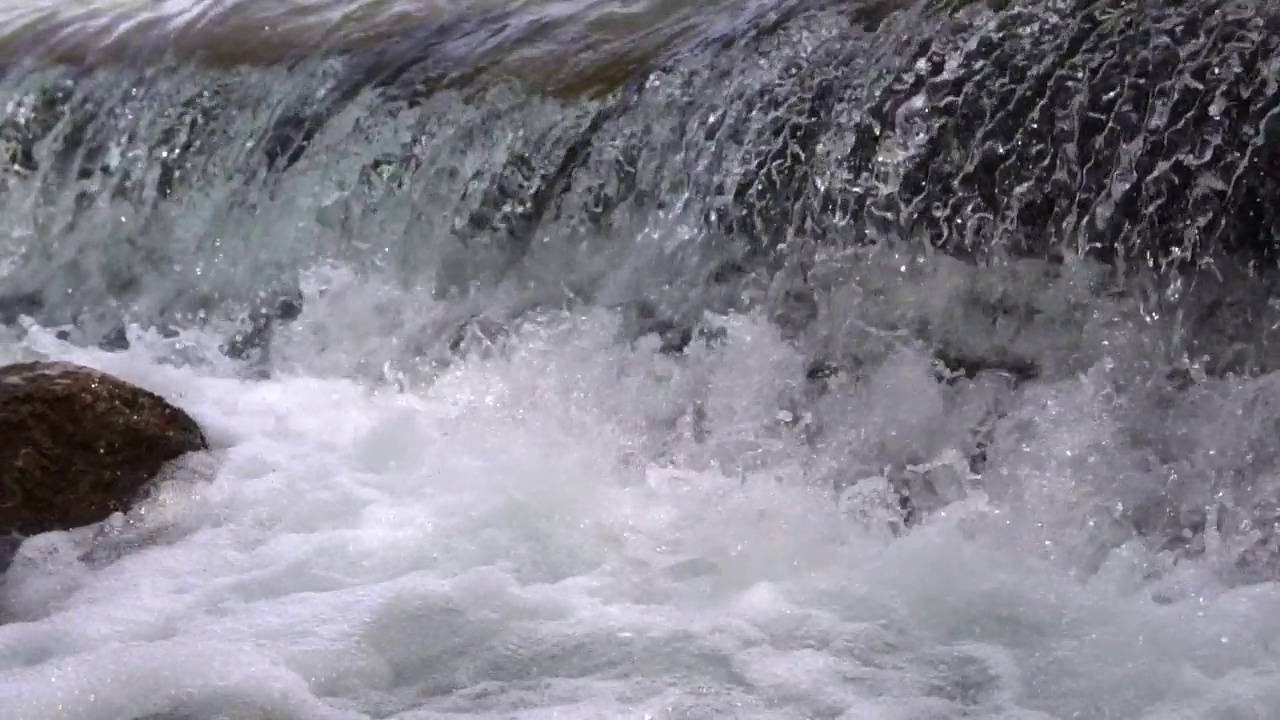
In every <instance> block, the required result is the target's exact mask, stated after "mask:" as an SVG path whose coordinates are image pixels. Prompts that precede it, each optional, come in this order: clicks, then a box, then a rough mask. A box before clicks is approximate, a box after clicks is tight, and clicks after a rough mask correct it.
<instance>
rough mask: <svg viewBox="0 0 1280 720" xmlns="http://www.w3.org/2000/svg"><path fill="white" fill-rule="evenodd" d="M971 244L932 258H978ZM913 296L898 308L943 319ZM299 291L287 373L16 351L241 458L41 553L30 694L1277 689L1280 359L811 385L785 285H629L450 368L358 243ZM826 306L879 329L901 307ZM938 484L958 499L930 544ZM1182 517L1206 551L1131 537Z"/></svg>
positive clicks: (163, 708)
mask: <svg viewBox="0 0 1280 720" xmlns="http://www.w3.org/2000/svg"><path fill="white" fill-rule="evenodd" d="M958 267H959V266H950V265H946V264H944V265H943V266H942V267H940V268H937V269H935V271H934V273H935V274H937V275H938V276H939V277H942V276H944V275H947V274H948V273H950V274H951V277H950V279H949V280H948V281H947V282H945V283H942V281H941V280H938V281H935V282H936V283H941V284H943V285H947V284H949V285H951V286H955V285H957V284H960V285H963V284H964V283H965V280H964V278H963V275H959V276H958V275H955V273H956V272H962V273H963V271H962V270H959V269H958ZM948 268H950V269H948ZM912 287H916V282H915V280H913V281H912V282H911V283H905V284H903V285H902V287H901V288H900V290H899V295H898V296H897V297H895V298H886V299H885V300H884V301H885V302H889V303H892V304H894V305H896V306H898V307H900V308H901V307H902V305H903V304H904V303H906V304H909V305H910V307H912V308H914V310H913V311H914V312H917V313H925V314H928V313H932V312H936V310H932V309H930V308H931V307H935V306H936V302H937V300H936V298H934V297H932V296H930V295H929V294H914V291H912V290H911V289H910V288H912ZM937 287H939V285H937V284H935V287H934V288H933V289H934V290H935V291H936V290H937ZM307 288H308V290H307V295H306V297H305V303H306V307H307V309H306V310H305V311H304V312H303V314H302V316H301V317H300V318H299V319H298V322H297V325H295V326H290V327H289V328H287V329H286V330H283V331H282V332H281V333H280V334H279V335H278V336H277V338H276V346H275V347H276V351H275V354H274V362H276V363H277V367H278V373H277V374H276V375H275V377H274V378H273V379H270V380H265V381H245V380H241V379H238V377H237V373H236V369H235V367H234V363H231V362H229V361H228V360H227V359H226V358H224V357H223V356H222V355H221V354H220V353H219V352H218V351H217V349H216V342H217V338H214V337H210V336H208V335H203V334H201V333H200V332H198V331H191V332H186V333H183V334H182V335H180V336H179V337H176V338H164V337H162V336H160V335H158V334H149V333H145V332H142V331H139V330H137V329H134V330H131V331H130V332H131V335H132V339H133V343H132V346H131V348H130V349H129V350H128V351H125V352H121V353H104V352H101V351H98V350H93V349H84V348H77V347H75V346H73V345H69V344H67V343H64V342H62V341H60V340H58V339H57V338H56V337H55V335H54V333H53V332H52V331H48V330H44V329H42V328H39V327H32V328H31V329H30V330H29V332H28V333H27V335H26V338H25V340H23V341H22V342H21V343H17V344H10V345H7V346H5V347H4V355H3V356H2V359H6V360H7V359H14V358H16V357H21V356H28V355H31V354H43V355H51V356H54V357H60V358H64V359H70V360H75V361H79V362H86V363H89V364H93V365H96V366H99V367H102V368H104V369H106V370H108V371H111V372H114V373H117V374H119V375H121V376H122V377H124V378H126V379H129V380H133V381H136V382H139V383H141V384H143V385H145V386H148V387H150V388H152V389H155V390H157V391H159V392H162V393H165V394H166V395H168V396H170V397H173V398H180V399H181V402H182V403H184V405H185V406H186V407H188V408H189V409H190V410H191V411H192V412H193V414H194V415H195V416H196V417H197V419H198V420H199V421H200V422H201V423H202V424H203V425H204V426H205V428H206V429H207V431H208V434H209V437H210V440H211V442H212V443H213V445H214V446H215V448H216V450H215V451H214V452H212V453H211V454H210V455H208V456H202V457H193V458H190V459H189V460H188V461H187V463H186V464H185V465H183V466H181V467H179V468H176V469H175V470H174V473H173V474H172V475H171V476H170V478H169V479H168V480H167V481H166V482H164V483H163V484H162V485H161V486H160V487H159V488H158V490H157V491H156V493H155V494H154V495H153V496H152V497H151V498H150V499H149V500H148V501H147V502H146V503H144V504H143V505H142V506H140V507H139V508H138V509H136V510H135V511H133V512H132V513H130V515H129V516H127V517H121V518H118V519H117V520H115V521H112V522H109V523H107V524H106V526H104V527H102V528H95V529H88V530H85V531H78V532H76V533H51V534H48V535H44V536H40V537H38V538H35V539H33V540H31V541H29V542H28V543H27V544H26V545H24V546H23V548H22V550H21V552H20V553H19V556H18V557H17V558H16V559H15V562H14V565H13V566H12V568H11V569H10V570H9V572H8V574H7V576H6V578H5V581H4V589H3V602H4V612H5V614H6V620H7V623H6V624H5V625H3V626H0V672H2V673H3V677H4V679H5V682H4V683H3V685H0V708H4V709H5V711H6V717H9V718H15V719H19V718H21V719H25V718H33V719H35V718H40V719H44V718H57V717H66V718H77V719H83V720H96V719H98V718H101V719H102V720H108V719H110V720H118V719H119V718H204V717H232V718H239V717H246V718H263V717H272V718H297V719H298V720H302V719H304V718H307V719H310V718H343V719H346V718H399V719H401V720H423V719H425V718H439V717H456V716H469V717H530V718H538V717H553V716H554V717H581V718H594V717H622V716H628V717H629V716H646V715H647V716H651V717H682V718H712V717H758V718H791V717H845V718H872V717H874V718H885V717H888V718H950V717H960V716H965V717H982V718H1051V717H1052V718H1057V717H1082V718H1121V717H1123V718H1152V719H1153V720H1154V719H1155V718H1171V717H1185V718H1235V717H1258V718H1263V717H1267V716H1268V713H1269V712H1271V709H1272V708H1274V707H1276V703H1277V702H1280V695H1278V694H1277V693H1278V692H1280V690H1277V688H1280V661H1278V659H1277V656H1276V655H1275V647H1276V643H1277V642H1280V586H1278V585H1277V584H1276V583H1275V581H1274V577H1275V576H1274V574H1273V573H1270V572H1268V571H1265V570H1258V567H1256V566H1255V567H1254V568H1253V570H1254V571H1255V573H1259V574H1255V575H1254V576H1247V575H1245V574H1242V573H1245V569H1247V563H1245V562H1244V561H1242V560H1241V558H1242V557H1243V556H1244V555H1247V554H1248V553H1250V552H1254V553H1259V552H1266V549H1267V546H1268V543H1269V542H1274V540H1267V539H1266V538H1267V537H1270V536H1268V535H1266V532H1267V531H1266V529H1265V528H1262V527H1260V526H1256V525H1255V526H1254V527H1253V529H1249V528H1244V527H1237V526H1233V525H1232V522H1233V519H1232V518H1231V517H1229V516H1230V514H1231V513H1233V512H1236V510H1235V508H1241V507H1246V506H1249V507H1252V505H1250V503H1254V502H1260V503H1263V504H1265V503H1266V502H1274V500H1273V499H1272V500H1268V499H1267V498H1268V497H1269V496H1266V493H1267V492H1272V491H1274V489H1275V486H1274V484H1269V483H1268V482H1267V481H1266V480H1265V477H1266V474H1265V471H1264V472H1262V473H1259V472H1258V468H1260V467H1263V466H1266V467H1271V466H1272V465H1271V462H1272V461H1271V460H1268V459H1267V458H1269V457H1271V455H1267V453H1271V454H1274V452H1275V449H1276V445H1275V441H1274V438H1273V437H1272V436H1271V435H1269V434H1268V433H1267V432H1266V431H1265V430H1264V428H1269V427H1273V426H1274V423H1275V422H1276V421H1277V420H1278V419H1280V408H1277V407H1275V405H1274V403H1271V402H1269V400H1268V398H1270V397H1272V396H1273V395H1274V393H1275V390H1274V387H1273V386H1274V384H1275V379H1274V378H1273V377H1271V376H1265V377H1261V378H1258V379H1255V380H1241V379H1227V380H1212V379H1209V380H1204V381H1203V382H1202V383H1201V384H1200V385H1199V386H1197V387H1196V388H1195V389H1193V390H1190V391H1185V390H1184V391H1182V392H1180V393H1179V392H1174V391H1161V390H1159V388H1157V387H1155V386H1153V388H1152V389H1151V390H1150V391H1148V392H1147V393H1146V394H1145V395H1144V394H1143V393H1141V392H1132V393H1129V394H1128V398H1130V399H1129V400H1128V401H1126V402H1120V401H1119V396H1117V394H1116V393H1117V389H1118V388H1122V387H1125V386H1126V385H1127V384H1131V383H1133V382H1134V381H1135V380H1136V379H1137V378H1138V377H1139V376H1140V375H1141V369H1140V368H1139V367H1137V365H1133V364H1130V365H1128V366H1123V364H1119V365H1118V364H1116V363H1114V362H1112V361H1109V360H1106V359H1103V360H1100V361H1099V362H1097V363H1095V364H1093V365H1092V366H1091V367H1089V368H1086V370H1085V372H1083V374H1080V375H1070V374H1068V375H1065V376H1058V377H1057V378H1055V379H1053V380H1050V381H1043V382H1037V383H1030V384H1027V385H1026V386H1024V387H1023V388H1022V389H1018V388H1017V387H1016V386H1015V385H1012V384H1009V383H1007V382H1005V381H1004V380H1001V379H1000V377H998V376H989V375H983V374H981V373H979V375H978V376H976V377H974V378H972V379H963V378H961V379H959V380H953V381H950V382H940V381H939V376H938V369H937V367H936V366H935V364H934V362H933V359H932V358H931V357H930V356H929V355H928V353H926V352H922V350H921V349H920V348H919V347H917V346H915V345H913V344H912V343H911V342H904V343H900V344H898V346H897V347H896V348H894V347H889V348H883V349H882V350H874V349H869V350H868V352H867V353H866V354H865V357H864V359H863V364H862V365H861V367H860V369H859V370H858V371H857V372H856V373H855V374H854V375H853V376H846V377H845V379H844V381H838V379H837V378H834V377H833V378H828V381H829V384H828V385H827V388H826V390H825V393H823V394H821V395H820V396H818V397H816V399H814V397H815V396H814V395H813V394H812V392H811V390H812V389H811V388H808V387H807V384H806V383H807V381H806V380H805V373H806V367H807V365H808V362H809V360H808V358H807V357H806V355H805V354H804V353H803V352H801V351H800V350H799V349H798V348H797V346H796V345H795V344H794V343H793V342H789V341H787V340H786V339H785V338H784V337H783V336H782V334H781V333H780V331H779V328H778V326H777V325H776V324H774V323H773V322H771V321H770V320H769V319H768V318H766V317H763V316H761V315H759V314H758V313H756V314H746V315H736V316H715V315H708V316H706V317H704V318H703V320H704V322H706V323H708V324H710V325H714V326H715V327H717V328H718V329H719V332H717V333H715V338H716V340H715V341H714V342H694V343H692V344H690V345H689V347H688V349H687V351H686V352H685V353H683V354H680V355H671V354H664V353H661V352H658V350H659V344H660V340H659V338H658V337H656V336H653V335H647V336H643V337H640V338H639V339H637V340H636V341H635V342H625V341H624V340H625V338H626V337H628V334H629V333H628V320H627V316H626V313H623V312H620V311H616V310H607V309H594V310H583V311H578V312H540V313H535V314H533V315H529V316H526V317H525V318H524V319H523V320H522V321H519V322H517V323H516V324H514V325H512V326H511V327H509V328H508V329H507V331H505V332H504V333H502V334H501V337H500V338H499V339H495V340H494V341H493V342H492V343H490V344H488V345H486V346H485V347H484V348H479V347H478V346H477V348H476V349H475V351H473V352H469V353H466V354H464V356H462V357H460V358H457V359H455V360H454V361H453V362H451V363H450V364H448V365H434V366H431V367H424V366H421V365H420V364H416V363H420V362H421V360H422V355H421V354H420V352H419V351H407V350H404V348H407V347H409V346H411V345H412V344H413V342H414V337H415V335H420V334H421V333H423V332H427V331H428V330H429V326H430V320H431V318H432V317H433V316H434V315H435V314H436V313H438V312H446V314H447V310H448V309H447V307H446V306H445V305H444V304H442V303H440V302H438V301H433V300H432V299H431V298H430V297H429V296H424V295H414V294H405V292H404V291H402V290H393V289H392V288H391V286H388V285H386V284H385V283H383V282H381V281H379V280H378V279H377V278H375V277H368V276H365V277H360V276H357V275H353V274H350V273H346V272H344V271H343V270H342V269H341V268H336V267H326V268H318V269H316V270H315V271H313V273H312V279H311V281H310V282H309V283H308V284H307ZM831 302H835V303H837V304H838V306H839V308H840V313H839V316H840V317H842V318H844V321H845V322H846V323H849V324H850V326H851V327H852V326H854V325H856V324H857V323H867V322H870V321H873V320H874V318H875V313H876V312H877V311H882V310H883V308H882V307H878V306H877V303H878V302H881V300H876V299H869V298H866V297H864V298H862V299H861V300H857V299H853V300H851V299H850V298H849V297H847V296H846V297H845V298H844V299H841V300H834V299H833V300H831ZM1094 302H1095V312H1102V311H1106V310H1105V308H1104V307H1103V306H1102V305H1100V304H1097V302H1098V301H1096V300H1095V301H1094ZM389 305H397V306H403V307H413V308H415V311H414V312H413V313H412V314H404V315H400V316H397V317H398V319H397V317H387V316H386V315H385V309H386V308H387V307H388V306H389ZM1109 312H1111V313H1112V315H1113V317H1112V320H1111V321H1110V322H1111V323H1120V322H1123V321H1124V309H1123V308H1118V309H1117V308H1113V309H1112V310H1110V311H1109ZM1130 330H1133V331H1139V332H1140V327H1138V326H1133V327H1131V328H1130ZM1119 335H1120V333H1117V335H1116V337H1119ZM393 347H400V348H402V350H401V351H400V352H399V353H397V352H396V351H394V350H393V349H391V348H393ZM377 348H381V350H380V352H381V353H382V355H381V356H380V357H379V356H378V355H376V354H371V353H374V351H375V349H377ZM414 368H417V369H416V370H415V369H414ZM362 377H363V378H365V379H364V380H360V379H359V378H362ZM806 397H808V398H810V399H809V400H807V401H806V400H805V398H806ZM984 424H985V426H986V427H987V428H988V429H987V432H988V434H987V436H986V437H985V439H984V440H983V442H984V443H985V444H986V446H987V448H988V449H987V451H986V455H987V460H986V464H985V467H983V468H981V469H980V470H981V472H979V473H974V472H973V468H972V467H971V465H970V462H969V460H968V458H967V455H968V454H969V453H972V452H973V449H974V444H973V443H974V442H975V438H974V437H973V432H974V430H975V428H979V427H983V426H984ZM1161 448H1164V449H1165V450H1167V451H1169V452H1170V453H1171V454H1168V455H1166V456H1164V459H1163V460H1162V459H1161V457H1162V456H1161V452H1163V451H1162V450H1161ZM1268 448H1269V449H1268ZM1260 453H1261V454H1260ZM1264 455H1265V457H1264ZM903 459H906V460H907V461H908V463H907V464H906V466H904V465H902V464H900V463H901V461H902V460H903ZM1161 463H1163V464H1161ZM895 464H896V467H895ZM908 477H912V478H915V480H913V481H912V482H923V483H927V487H930V488H932V491H933V492H934V493H935V497H934V503H935V504H934V506H933V507H931V508H926V507H922V508H921V510H922V512H925V511H927V515H926V516H925V517H924V519H923V520H921V521H919V522H917V523H916V524H915V526H914V527H912V528H911V529H910V530H909V532H906V533H905V534H904V532H903V530H904V529H903V527H902V524H901V514H900V509H899V505H898V503H899V498H898V495H897V494H896V491H897V489H898V487H899V485H898V483H899V482H902V481H903V478H908ZM1213 477H1218V478H1221V479H1222V481H1223V482H1225V481H1226V480H1227V479H1228V478H1231V477H1238V478H1240V482H1238V483H1237V484H1235V485H1231V484H1230V483H1227V484H1223V482H1219V483H1218V485H1217V487H1216V488H1215V487H1213V486H1212V485H1213V482H1214V481H1213V480H1212V478H1213ZM833 485H834V486H836V487H840V488H844V490H843V491H842V493H841V496H840V497H839V499H838V501H836V500H833V496H832V492H833ZM920 487H925V486H923V485H922V486H920ZM920 492H921V496H920V497H921V498H923V497H924V491H923V490H921V491H920ZM1248 493H1254V494H1253V495H1248ZM1160 502H1166V503H1172V504H1171V505H1169V506H1168V507H1165V508H1157V507H1155V505H1158V504H1159V503H1160ZM1214 503H1219V506H1220V507H1221V508H1222V510H1221V511H1218V510H1216V509H1215V510H1213V512H1215V513H1218V514H1216V515H1215V517H1213V518H1212V519H1210V520H1209V521H1208V522H1201V523H1200V524H1199V525H1198V526H1197V525H1196V523H1195V522H1194V521H1187V520H1186V519H1185V518H1181V520H1180V517H1181V515H1180V514H1185V513H1188V512H1194V511H1195V509H1196V508H1202V507H1211V508H1212V507H1213V504H1214ZM1161 518H1167V522H1169V523H1171V525H1170V528H1169V529H1168V532H1167V533H1166V534H1167V535H1169V536H1172V537H1175V538H1181V537H1183V536H1182V535H1181V533H1182V532H1183V526H1179V527H1178V528H1176V529H1175V528H1174V527H1173V524H1176V523H1177V522H1180V521H1181V522H1183V524H1184V526H1185V527H1186V528H1198V529H1197V531H1196V532H1197V533H1198V534H1197V535H1196V536H1195V537H1191V536H1190V535H1187V538H1186V539H1187V544H1194V543H1199V544H1200V545H1199V549H1198V550H1196V551H1194V552H1192V551H1188V550H1187V548H1185V547H1181V546H1179V547H1169V546H1161V545H1160V543H1158V542H1153V541H1151V540H1150V538H1154V537H1157V536H1159V535H1160V531H1159V530H1157V529H1156V528H1154V527H1147V528H1142V531H1141V532H1139V531H1138V530H1137V529H1135V526H1136V525H1139V524H1141V523H1155V522H1158V521H1160V519H1161ZM1259 533H1261V534H1259ZM1259 543H1260V544H1259Z"/></svg>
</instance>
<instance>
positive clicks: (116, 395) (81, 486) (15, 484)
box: [0, 362, 208, 536]
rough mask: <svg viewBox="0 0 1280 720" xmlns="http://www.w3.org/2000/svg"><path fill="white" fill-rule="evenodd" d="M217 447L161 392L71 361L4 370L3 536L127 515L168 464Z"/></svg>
mask: <svg viewBox="0 0 1280 720" xmlns="http://www.w3.org/2000/svg"><path fill="white" fill-rule="evenodd" d="M207 447H208V444H207V441H206V440H205V437H204V434H203V432H202V431H201V429H200V427H199V426H198V425H197V424H196V422H195V421H194V420H192V419H191V417H190V416H188V415H187V414H186V413H185V412H183V411H182V410H180V409H178V408H176V407H174V406H173V405H171V404H170V403H169V402H168V401H166V400H164V399H163V398H161V397H160V396H158V395H156V394H154V393H151V392H148V391H146V390H143V389H142V388H139V387H136V386H134V385H131V384H129V383H126V382H124V381H122V380H120V379H118V378H115V377H113V376H111V375H108V374H106V373H102V372H99V371H97V370H93V369H91V368H87V367H82V366H79V365H74V364H70V363H61V362H33V363H22V364H17V365H9V366H7V367H3V368H0V535H19V536H30V535H36V534H39V533H44V532H49V531H53V530H67V529H71V528H76V527H81V526H85V525H89V524H92V523H95V522H100V521H102V520H104V519H106V518H107V517H108V516H110V515H111V514H112V513H114V512H117V511H124V510H127V509H128V508H129V507H130V505H131V504H132V503H133V502H134V501H135V499H136V498H137V497H138V495H139V493H140V492H141V491H142V490H144V489H145V488H146V486H147V485H148V484H149V483H150V482H151V481H152V480H153V479H154V478H155V477H156V475H157V473H159V472H160V470H161V469H162V468H163V467H164V465H165V464H166V463H168V462H169V461H171V460H174V459H175V458H177V457H179V456H181V455H183V454H185V453H189V452H194V451H197V450H202V449H206V448H207Z"/></svg>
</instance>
